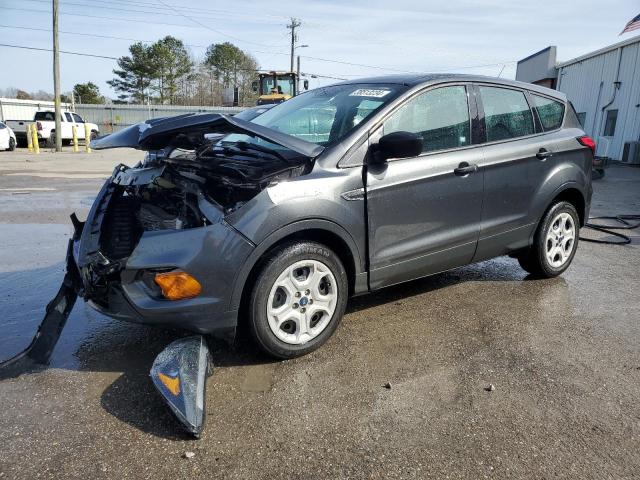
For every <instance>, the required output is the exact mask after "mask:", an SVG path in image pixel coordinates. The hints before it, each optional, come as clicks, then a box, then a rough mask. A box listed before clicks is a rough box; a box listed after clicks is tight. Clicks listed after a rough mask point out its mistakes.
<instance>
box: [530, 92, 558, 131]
mask: <svg viewBox="0 0 640 480" xmlns="http://www.w3.org/2000/svg"><path fill="white" fill-rule="evenodd" d="M531 96H532V97H533V105H534V107H535V109H536V112H538V117H539V118H540V122H541V123H542V128H543V129H544V131H545V132H548V131H550V130H557V129H558V128H560V126H561V125H562V120H563V118H564V104H563V103H562V102H556V101H555V100H550V99H548V98H545V97H540V96H538V95H531Z"/></svg>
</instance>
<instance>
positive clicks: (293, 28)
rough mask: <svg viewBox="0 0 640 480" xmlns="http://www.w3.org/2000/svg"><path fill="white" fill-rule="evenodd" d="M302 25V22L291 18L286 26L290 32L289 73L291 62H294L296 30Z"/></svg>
mask: <svg viewBox="0 0 640 480" xmlns="http://www.w3.org/2000/svg"><path fill="white" fill-rule="evenodd" d="M300 25H302V22H300V20H298V19H297V18H294V17H291V23H290V24H289V25H287V28H288V29H289V30H291V69H290V70H289V71H290V72H293V71H294V70H293V60H294V58H293V57H294V52H295V49H296V42H297V41H298V37H297V36H296V28H298V27H299V26H300Z"/></svg>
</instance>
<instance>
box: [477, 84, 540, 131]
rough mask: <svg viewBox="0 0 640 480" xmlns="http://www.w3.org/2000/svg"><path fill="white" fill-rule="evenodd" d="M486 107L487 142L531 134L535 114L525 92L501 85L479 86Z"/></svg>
mask: <svg viewBox="0 0 640 480" xmlns="http://www.w3.org/2000/svg"><path fill="white" fill-rule="evenodd" d="M479 89H480V98H481V99H482V105H483V107H484V122H485V126H486V130H487V142H495V141H497V140H505V139H508V138H516V137H522V136H524V135H531V134H533V133H534V130H533V116H532V115H531V110H530V109H529V104H528V103H527V99H526V98H525V96H524V93H523V92H520V91H518V90H510V89H507V88H499V87H483V86H481V87H479Z"/></svg>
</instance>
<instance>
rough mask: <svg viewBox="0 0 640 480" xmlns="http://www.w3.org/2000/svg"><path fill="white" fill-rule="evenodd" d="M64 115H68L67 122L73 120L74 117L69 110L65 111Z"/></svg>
mask: <svg viewBox="0 0 640 480" xmlns="http://www.w3.org/2000/svg"><path fill="white" fill-rule="evenodd" d="M64 116H65V117H67V122H73V118H72V117H71V114H70V113H69V112H65V113H64Z"/></svg>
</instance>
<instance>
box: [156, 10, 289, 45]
mask: <svg viewBox="0 0 640 480" xmlns="http://www.w3.org/2000/svg"><path fill="white" fill-rule="evenodd" d="M158 3H160V4H161V5H164V6H165V7H166V8H168V9H170V10H173V11H174V12H176V13H177V14H178V15H180V16H181V17H184V18H186V19H187V20H189V21H191V22H193V23H195V24H196V25H199V26H200V27H202V28H206V29H207V30H210V31H212V32H214V33H217V34H219V35H224V36H225V37H228V38H231V39H232V40H236V41H237V42H242V43H249V44H253V45H259V46H261V47H267V48H272V47H279V46H280V45H265V44H264V43H256V42H251V41H249V40H243V39H241V38H238V37H234V36H233V35H229V34H227V33H224V32H221V31H219V30H216V29H215V28H211V27H210V26H209V25H207V24H206V23H202V22H201V21H200V20H197V19H195V18H193V17H190V16H189V15H185V14H184V13H182V12H180V11H179V10H177V9H175V8H174V7H173V6H171V5H167V4H166V3H164V2H163V1H162V0H158Z"/></svg>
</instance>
